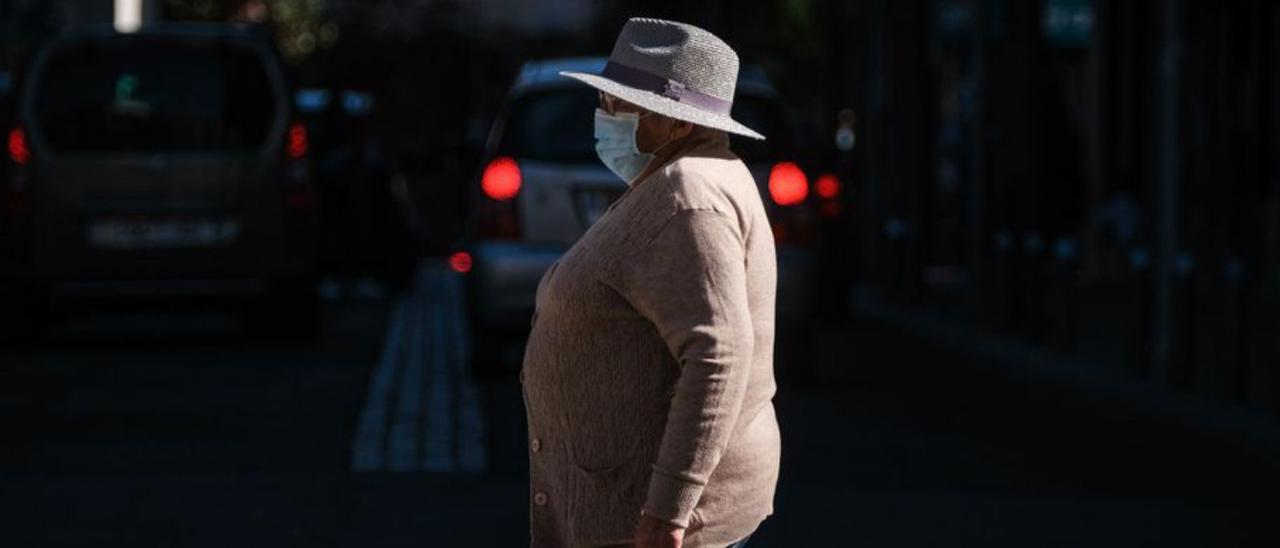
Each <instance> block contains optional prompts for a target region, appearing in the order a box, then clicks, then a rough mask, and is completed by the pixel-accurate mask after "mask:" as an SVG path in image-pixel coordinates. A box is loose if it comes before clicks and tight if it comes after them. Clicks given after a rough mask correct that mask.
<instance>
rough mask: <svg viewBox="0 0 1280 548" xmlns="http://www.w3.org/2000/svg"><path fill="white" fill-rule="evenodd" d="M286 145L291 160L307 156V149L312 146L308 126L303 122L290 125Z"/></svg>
mask: <svg viewBox="0 0 1280 548" xmlns="http://www.w3.org/2000/svg"><path fill="white" fill-rule="evenodd" d="M285 145H286V151H287V152H288V153H289V158H290V159H292V160H297V159H299V158H302V157H303V156H306V155H307V147H308V146H310V141H309V139H308V138H307V126H306V125H305V124H303V123H302V122H294V123H292V124H289V139H288V142H287V143H285Z"/></svg>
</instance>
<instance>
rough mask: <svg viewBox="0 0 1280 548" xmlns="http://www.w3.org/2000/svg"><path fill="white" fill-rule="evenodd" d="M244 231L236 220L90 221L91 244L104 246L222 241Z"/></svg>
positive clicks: (196, 244) (200, 244)
mask: <svg viewBox="0 0 1280 548" xmlns="http://www.w3.org/2000/svg"><path fill="white" fill-rule="evenodd" d="M239 232H240V223H238V222H236V221H226V220H224V221H210V220H103V221H97V222H94V223H92V224H90V225H89V235H88V237H89V244H90V245H92V246H94V247H97V248H102V249H157V248H158V249H164V248H180V247H206V246H214V245H221V244H225V243H228V242H230V241H231V240H233V239H235V237H236V235H237V234H239Z"/></svg>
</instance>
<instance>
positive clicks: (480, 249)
mask: <svg viewBox="0 0 1280 548" xmlns="http://www.w3.org/2000/svg"><path fill="white" fill-rule="evenodd" d="M567 249H568V248H567V247H566V246H562V245H552V244H547V245H538V244H527V243H520V242H482V243H480V244H478V245H476V246H475V247H474V248H472V249H471V254H472V259H473V268H472V271H471V273H470V274H469V275H468V291H469V296H468V298H469V300H470V305H471V307H470V308H471V315H472V321H473V322H474V323H475V325H476V326H477V327H479V328H481V329H486V330H494V331H523V330H527V329H528V328H529V322H530V319H531V318H532V317H533V308H534V301H535V298H536V296H537V295H536V294H537V291H538V282H540V281H541V280H542V275H543V274H544V273H545V272H546V271H547V269H548V268H550V267H551V264H552V263H554V262H555V261H556V260H557V259H559V258H560V256H561V255H563V254H564V252H565V251H566V250H567ZM813 276H814V260H813V254H812V253H810V252H809V251H808V250H807V249H801V248H793V247H789V246H783V247H779V248H778V296H777V309H776V312H775V314H776V322H777V325H778V327H779V328H780V329H787V328H798V327H803V326H804V325H805V324H806V323H807V322H808V320H809V318H810V316H811V313H812V310H813V291H812V287H813V284H812V280H813Z"/></svg>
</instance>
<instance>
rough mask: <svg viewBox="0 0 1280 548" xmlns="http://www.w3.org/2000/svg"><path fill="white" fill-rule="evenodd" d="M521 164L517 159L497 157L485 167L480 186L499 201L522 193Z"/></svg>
mask: <svg viewBox="0 0 1280 548" xmlns="http://www.w3.org/2000/svg"><path fill="white" fill-rule="evenodd" d="M520 183H521V175H520V166H519V164H516V161H515V160H512V159H511V158H508V157H506V156H502V157H499V158H495V159H494V160H493V161H492V162H489V165H487V166H485V168H484V175H482V176H481V178H480V188H481V189H483V190H484V194H485V196H488V197H490V198H492V199H494V200H497V201H499V202H501V201H504V200H510V199H512V198H515V197H516V195H518V194H520Z"/></svg>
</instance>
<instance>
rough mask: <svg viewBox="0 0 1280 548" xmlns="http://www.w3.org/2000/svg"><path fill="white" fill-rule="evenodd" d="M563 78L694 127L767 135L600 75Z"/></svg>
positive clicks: (573, 74) (574, 74)
mask: <svg viewBox="0 0 1280 548" xmlns="http://www.w3.org/2000/svg"><path fill="white" fill-rule="evenodd" d="M560 75H561V76H566V77H569V78H573V79H574V80H577V81H579V82H582V83H584V84H586V85H588V86H591V87H593V88H596V89H598V90H600V91H603V92H605V93H608V94H609V95H612V96H614V97H617V98H619V99H622V100H623V101H626V102H628V103H631V104H633V105H636V106H638V107H640V108H643V109H645V110H648V111H650V112H656V113H658V114H661V115H663V116H668V117H671V118H675V119H677V120H684V121H686V122H689V123H692V124H697V125H700V126H705V127H709V128H712V129H719V130H724V131H727V132H729V133H734V134H737V135H742V136H744V137H750V138H752V139H759V140H762V141H763V140H764V135H761V134H760V133H758V132H756V131H755V130H753V129H751V128H749V127H747V126H744V125H742V124H740V123H738V122H737V121H735V120H734V119H733V118H730V117H728V116H722V115H719V114H714V113H711V112H707V111H705V110H702V109H700V108H698V107H695V106H693V105H690V104H687V103H681V102H679V101H676V100H675V99H670V98H667V97H663V96H661V95H658V94H657V93H653V92H651V91H645V90H642V89H636V88H633V87H630V86H626V85H623V84H620V83H618V82H615V81H613V80H610V79H608V78H605V77H604V76H600V75H598V74H588V73H585V72H568V71H565V72H561V73H560Z"/></svg>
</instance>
